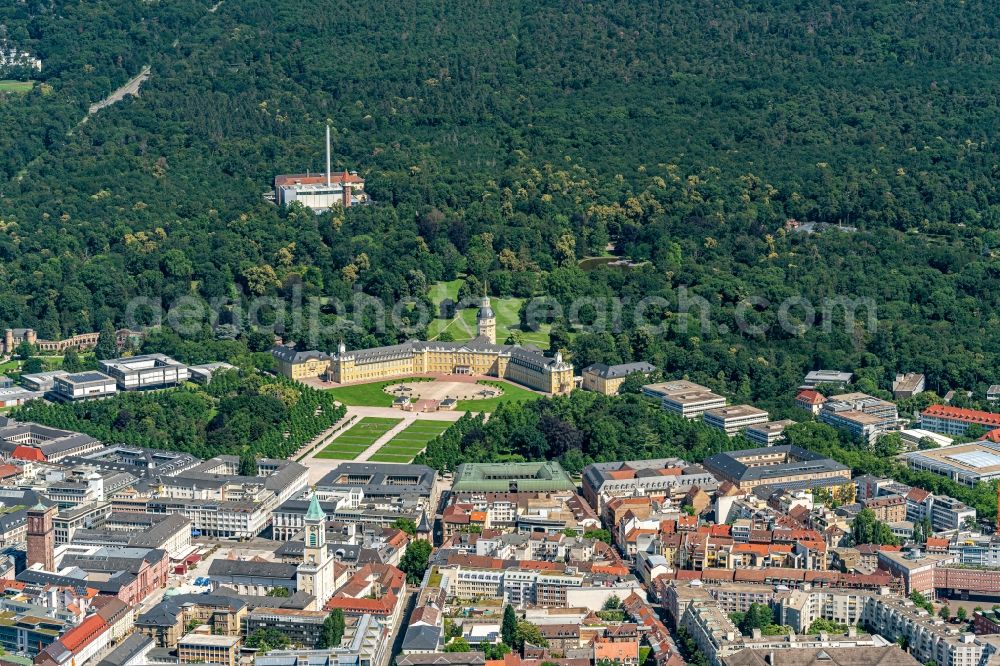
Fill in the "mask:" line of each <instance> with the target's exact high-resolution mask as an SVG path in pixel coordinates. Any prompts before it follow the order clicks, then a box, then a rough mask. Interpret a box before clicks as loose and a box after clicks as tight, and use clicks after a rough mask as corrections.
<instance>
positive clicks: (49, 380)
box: [21, 370, 69, 393]
mask: <svg viewBox="0 0 1000 666" xmlns="http://www.w3.org/2000/svg"><path fill="white" fill-rule="evenodd" d="M68 374H69V373H68V372H66V371H65V370H50V371H49V372H36V373H32V374H27V375H21V386H23V387H24V388H26V389H28V390H29V391H38V392H40V393H45V392H46V391H51V390H52V388H53V387H54V386H55V380H56V377H65V376H66V375H68Z"/></svg>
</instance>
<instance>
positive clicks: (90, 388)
mask: <svg viewBox="0 0 1000 666" xmlns="http://www.w3.org/2000/svg"><path fill="white" fill-rule="evenodd" d="M117 392H118V386H117V384H116V383H115V380H114V379H112V378H111V377H109V376H108V375H106V374H104V373H101V372H92V371H91V372H77V373H74V374H70V375H63V376H61V377H55V378H54V379H53V382H52V391H51V392H50V395H52V396H53V397H54V398H55V399H56V400H61V401H65V402H70V401H76V400H98V399H100V398H110V397H111V396H113V395H114V394H116V393H117Z"/></svg>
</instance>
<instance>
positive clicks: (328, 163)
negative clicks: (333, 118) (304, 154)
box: [326, 125, 330, 187]
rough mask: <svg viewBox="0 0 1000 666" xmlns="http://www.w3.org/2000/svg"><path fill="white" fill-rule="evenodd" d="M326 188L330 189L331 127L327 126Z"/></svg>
mask: <svg viewBox="0 0 1000 666" xmlns="http://www.w3.org/2000/svg"><path fill="white" fill-rule="evenodd" d="M326 186H327V187H330V125H327V126H326Z"/></svg>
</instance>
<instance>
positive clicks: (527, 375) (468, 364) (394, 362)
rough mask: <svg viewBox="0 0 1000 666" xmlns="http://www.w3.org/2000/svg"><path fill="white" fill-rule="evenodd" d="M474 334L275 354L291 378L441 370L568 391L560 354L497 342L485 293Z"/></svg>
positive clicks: (367, 377)
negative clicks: (329, 352) (325, 354)
mask: <svg viewBox="0 0 1000 666" xmlns="http://www.w3.org/2000/svg"><path fill="white" fill-rule="evenodd" d="M477 333H478V335H477V336H476V337H475V338H473V339H472V340H469V341H468V342H423V341H417V340H413V341H410V342H404V343H403V344H399V345H391V346H388V347H375V348H372V349H357V350H353V351H347V349H346V347H344V345H343V344H341V345H340V348H339V349H338V351H337V353H336V354H334V355H333V356H332V357H329V361H328V362H327V359H325V358H324V359H318V355H319V354H320V353H319V352H300V353H299V354H301V355H302V356H301V357H299V354H295V353H294V351H291V350H288V349H285V350H284V351H283V353H282V354H281V356H279V354H278V353H275V356H276V358H278V360H279V369H280V370H281V372H282V374H284V375H286V376H288V377H292V378H294V379H300V378H302V377H305V376H312V377H318V376H320V375H324V374H325V376H326V377H327V379H329V380H330V381H333V382H337V383H339V384H353V383H359V382H375V381H379V380H383V379H392V378H394V377H410V376H413V375H423V374H428V373H440V374H460V375H485V376H488V377H498V378H501V379H506V380H508V381H511V382H514V383H515V384H521V385H523V386H527V387H528V388H531V389H534V390H536V391H542V392H545V393H553V394H561V393H569V392H570V391H571V390H573V366H572V364H570V363H567V362H566V361H564V360H563V358H562V354H558V353H557V354H556V355H555V356H554V357H548V356H545V355H544V354H542V352H541V351H540V350H538V349H535V348H533V347H521V346H519V345H498V344H497V343H496V315H495V314H494V312H493V309H492V307H491V306H490V299H489V298H483V301H482V304H481V306H480V308H479V314H478V316H477ZM282 356H283V357H284V358H281V357H282ZM281 361H283V362H281ZM313 373H315V374H313Z"/></svg>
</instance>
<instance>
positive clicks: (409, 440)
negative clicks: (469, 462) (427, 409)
mask: <svg viewBox="0 0 1000 666" xmlns="http://www.w3.org/2000/svg"><path fill="white" fill-rule="evenodd" d="M450 425H451V421H415V422H413V423H411V424H410V425H408V426H407V427H406V428H404V429H403V430H402V431H401V432H400V433H399V434H397V435H396V436H395V437H393V438H392V439H390V440H389V441H388V442H386V443H385V444H383V445H382V447H381V448H380V449H379V450H378V451H376V452H375V453H374V455H372V457H371V458H370V460H374V461H376V462H393V463H408V462H412V461H413V458H414V457H415V456H416V455H417V454H418V453H420V452H421V451H423V450H424V449H425V448H426V447H427V442H429V441H431V440H432V439H434V438H435V437H437V436H438V435H440V434H441V433H443V432H444V431H445V430H447V429H448V427H449V426H450Z"/></svg>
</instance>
